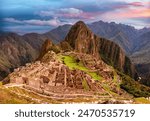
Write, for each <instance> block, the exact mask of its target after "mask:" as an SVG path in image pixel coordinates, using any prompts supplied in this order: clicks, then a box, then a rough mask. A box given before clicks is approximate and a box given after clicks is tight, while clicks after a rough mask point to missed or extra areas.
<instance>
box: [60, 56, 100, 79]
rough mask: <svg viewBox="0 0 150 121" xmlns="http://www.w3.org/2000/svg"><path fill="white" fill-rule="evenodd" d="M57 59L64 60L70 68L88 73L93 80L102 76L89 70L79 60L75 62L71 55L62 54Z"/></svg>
mask: <svg viewBox="0 0 150 121" xmlns="http://www.w3.org/2000/svg"><path fill="white" fill-rule="evenodd" d="M59 59H61V61H63V62H64V64H65V65H67V66H68V67H69V68H70V69H71V70H74V69H78V70H82V71H84V72H86V73H87V74H89V75H90V76H91V77H92V78H93V79H94V80H102V77H101V76H100V75H98V74H97V73H96V72H90V70H89V69H88V68H86V67H85V66H83V64H82V63H81V62H77V61H76V60H75V59H74V58H73V57H71V56H63V55H60V56H59Z"/></svg>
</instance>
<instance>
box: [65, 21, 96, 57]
mask: <svg viewBox="0 0 150 121" xmlns="http://www.w3.org/2000/svg"><path fill="white" fill-rule="evenodd" d="M96 38H97V37H96V36H95V35H94V34H93V32H92V31H91V30H90V29H89V28H88V27H87V26H86V24H85V23H84V22H82V21H79V22H77V23H76V24H75V25H73V26H72V27H71V29H70V31H69V33H68V35H67V36H66V38H65V41H66V42H68V43H69V44H70V45H71V47H72V48H73V49H74V50H75V51H76V52H79V53H86V54H92V55H94V56H95V57H96V58H99V56H98V44H97V41H95V39H96ZM91 46H92V47H91Z"/></svg>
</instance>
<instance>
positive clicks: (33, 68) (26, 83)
mask: <svg viewBox="0 0 150 121" xmlns="http://www.w3.org/2000/svg"><path fill="white" fill-rule="evenodd" d="M2 84H3V85H1V86H0V88H1V91H2V92H3V94H5V93H6V94H7V95H10V97H13V98H11V99H7V98H5V99H4V100H5V102H2V99H3V98H4V96H3V97H1V98H2V99H0V101H1V103H103V104H105V103H150V100H149V97H150V88H149V87H147V86H144V85H142V84H140V83H139V82H138V75H137V73H136V70H135V68H134V65H133V64H132V62H131V61H130V59H129V58H128V57H127V56H126V55H125V53H124V51H123V50H122V49H121V48H120V47H119V46H118V45H117V44H116V43H114V42H112V41H110V40H107V39H105V38H102V37H99V36H96V35H95V34H94V33H93V32H92V31H91V30H90V29H89V28H88V27H87V26H86V25H85V24H84V22H82V21H79V22H77V23H76V24H75V25H73V26H72V27H71V29H70V31H69V33H68V34H67V36H66V37H65V39H64V40H63V41H62V42H60V43H58V44H54V43H53V42H52V41H51V40H49V39H47V40H46V41H45V43H44V44H43V46H42V48H41V52H40V55H39V57H38V59H37V60H36V61H35V62H32V63H27V64H26V65H25V66H22V67H19V68H17V69H15V70H14V72H13V73H11V74H9V75H8V77H6V78H5V79H4V80H3V82H2Z"/></svg>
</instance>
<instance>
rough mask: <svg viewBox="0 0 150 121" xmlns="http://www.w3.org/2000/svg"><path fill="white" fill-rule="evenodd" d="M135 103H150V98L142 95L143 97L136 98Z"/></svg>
mask: <svg viewBox="0 0 150 121" xmlns="http://www.w3.org/2000/svg"><path fill="white" fill-rule="evenodd" d="M134 100H135V103H142V104H150V100H148V99H146V98H144V97H141V98H135V99H134Z"/></svg>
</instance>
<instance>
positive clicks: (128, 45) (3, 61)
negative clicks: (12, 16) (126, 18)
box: [0, 21, 150, 84]
mask: <svg viewBox="0 0 150 121" xmlns="http://www.w3.org/2000/svg"><path fill="white" fill-rule="evenodd" d="M88 27H89V28H90V29H91V30H92V31H93V32H94V33H95V34H96V35H98V36H101V37H104V38H107V39H109V40H111V41H114V42H115V43H117V44H118V45H119V46H120V47H121V48H122V49H123V50H124V51H125V53H126V54H127V55H128V56H129V57H131V59H132V61H133V62H134V63H135V65H137V70H138V72H139V74H140V75H141V76H142V77H143V78H145V75H148V74H149V73H150V71H149V70H150V69H149V68H150V67H149V66H147V65H148V64H149V63H150V54H149V52H150V41H149V39H150V36H149V35H150V28H143V29H140V30H137V29H135V28H134V27H132V26H128V25H124V24H116V23H114V22H111V23H107V22H103V21H98V22H94V23H92V24H88ZM70 28H71V25H63V26H59V27H57V28H55V29H53V30H51V31H49V32H47V33H44V34H37V33H30V34H25V35H23V36H20V35H17V34H15V33H5V34H1V35H0V47H1V48H3V49H1V52H0V53H1V55H2V56H1V58H0V71H1V76H2V78H3V77H5V76H6V75H7V74H8V73H9V72H10V71H11V70H13V68H15V67H17V66H19V65H22V64H25V63H26V62H31V61H33V60H35V59H36V57H38V55H39V52H40V48H41V46H42V44H43V43H44V41H45V40H46V39H48V38H49V39H51V40H52V41H53V42H54V43H59V42H61V41H63V40H64V39H65V36H66V35H67V33H68V32H69V30H70ZM8 43H9V44H8ZM19 43H21V44H19ZM3 45H5V46H3ZM24 45H26V46H24ZM6 48H7V49H6ZM20 49H21V50H22V49H24V51H23V52H21V51H20ZM14 50H15V51H14ZM12 53H13V54H12ZM10 55H11V56H10ZM14 59H15V60H14ZM140 65H142V68H141V66H140ZM143 69H144V70H148V72H147V71H146V72H145V71H142V70H143ZM146 77H147V76H146ZM146 80H148V79H147V78H146ZM144 82H145V80H144ZM146 82H147V81H146ZM146 84H147V83H146Z"/></svg>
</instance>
